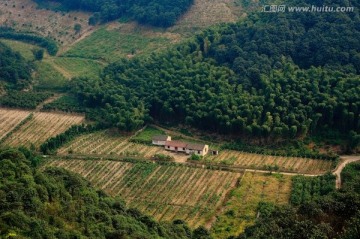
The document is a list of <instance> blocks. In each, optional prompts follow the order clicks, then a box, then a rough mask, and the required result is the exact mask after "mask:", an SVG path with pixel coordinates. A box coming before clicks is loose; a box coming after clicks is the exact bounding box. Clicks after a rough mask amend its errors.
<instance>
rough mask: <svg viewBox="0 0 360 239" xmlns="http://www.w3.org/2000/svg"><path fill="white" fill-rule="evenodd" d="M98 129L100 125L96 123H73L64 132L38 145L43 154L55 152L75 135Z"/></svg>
mask: <svg viewBox="0 0 360 239" xmlns="http://www.w3.org/2000/svg"><path fill="white" fill-rule="evenodd" d="M100 129H102V127H101V126H98V125H84V124H83V125H73V126H71V127H70V128H69V129H67V130H66V131H65V132H64V133H61V134H58V135H56V136H54V137H52V138H49V139H47V140H46V141H45V142H44V143H43V144H42V145H40V151H41V152H42V153H43V154H55V153H56V150H57V149H58V148H60V147H61V146H63V145H64V144H66V143H68V142H70V141H71V140H73V139H75V137H76V136H79V135H81V134H83V133H91V132H94V131H96V130H100Z"/></svg>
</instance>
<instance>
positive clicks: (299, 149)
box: [221, 140, 339, 161]
mask: <svg viewBox="0 0 360 239" xmlns="http://www.w3.org/2000/svg"><path fill="white" fill-rule="evenodd" d="M221 149H230V150H237V151H244V152H251V153H256V154H265V155H274V156H284V157H303V158H314V159H325V160H332V161H335V160H337V159H339V156H337V155H335V154H329V153H328V154H323V153H320V152H318V151H316V150H314V149H309V148H308V147H307V146H306V145H305V144H304V143H303V142H299V141H295V140H294V141H287V142H285V143H284V142H281V144H271V143H270V144H267V145H261V146H256V145H253V144H248V143H245V142H241V141H235V142H230V143H225V144H223V145H221Z"/></svg>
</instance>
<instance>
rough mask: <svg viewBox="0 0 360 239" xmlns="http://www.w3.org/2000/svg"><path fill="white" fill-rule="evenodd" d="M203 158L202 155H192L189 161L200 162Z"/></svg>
mask: <svg viewBox="0 0 360 239" xmlns="http://www.w3.org/2000/svg"><path fill="white" fill-rule="evenodd" d="M202 158H203V157H202V156H201V155H197V154H192V155H191V156H190V157H189V160H194V161H200V160H201V159H202Z"/></svg>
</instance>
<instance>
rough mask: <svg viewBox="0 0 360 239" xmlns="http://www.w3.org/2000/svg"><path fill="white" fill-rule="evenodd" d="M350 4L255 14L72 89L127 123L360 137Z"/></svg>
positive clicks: (358, 50) (359, 31)
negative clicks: (343, 9)
mask: <svg viewBox="0 0 360 239" xmlns="http://www.w3.org/2000/svg"><path fill="white" fill-rule="evenodd" d="M292 2H293V4H294V5H296V4H299V5H304V4H303V3H304V1H292ZM305 2H307V3H308V4H310V5H311V4H314V5H316V4H317V3H318V1H314V0H308V1H305ZM321 4H329V5H334V3H332V1H321ZM337 4H338V5H341V6H347V5H348V1H344V0H341V1H337ZM351 4H352V6H355V9H356V10H355V12H353V13H332V14H311V13H306V14H305V13H302V14H294V13H277V14H267V13H254V14H252V15H250V16H249V18H248V19H247V20H245V21H243V22H239V23H237V24H227V25H222V26H219V27H215V28H212V29H210V30H207V31H204V32H203V33H201V34H199V35H197V36H196V37H195V38H194V39H193V40H191V41H189V42H188V43H185V44H181V45H179V46H178V47H176V48H174V49H171V50H169V51H168V52H166V53H163V54H154V55H152V56H151V57H149V58H147V59H133V60H121V61H119V62H118V63H115V64H112V65H110V66H109V67H108V68H107V69H105V71H104V73H103V74H102V78H101V79H100V80H93V79H83V78H82V79H77V80H75V81H74V87H73V90H74V93H75V94H76V95H77V96H78V98H79V100H80V101H81V102H82V103H84V105H86V106H87V107H90V108H93V109H95V110H96V111H98V112H101V113H100V114H98V115H101V117H100V119H99V118H98V120H100V121H101V122H103V123H104V124H107V125H109V126H116V127H118V128H120V129H126V130H133V129H135V128H138V127H140V126H141V125H143V124H144V123H145V122H151V121H153V120H155V121H160V122H163V123H165V122H171V123H184V124H187V125H190V126H193V127H196V128H199V129H203V130H209V131H213V132H219V133H225V134H229V133H231V134H235V135H250V136H256V137H261V138H265V139H276V138H295V137H300V136H306V135H308V134H311V133H314V132H316V131H317V130H319V129H326V130H331V131H332V130H334V131H338V132H341V133H344V134H348V133H349V132H352V134H353V135H356V134H358V133H359V130H360V118H359V109H360V95H359V93H358V92H360V77H359V74H360V68H359V66H360V42H359V39H360V28H359V26H360V20H359V19H360V18H359V12H358V7H359V6H360V4H359V3H358V2H356V1H351ZM356 7H357V8H356Z"/></svg>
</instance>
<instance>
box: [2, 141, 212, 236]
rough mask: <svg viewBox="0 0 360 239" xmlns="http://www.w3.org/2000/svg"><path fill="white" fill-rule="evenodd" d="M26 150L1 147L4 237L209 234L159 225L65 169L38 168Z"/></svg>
mask: <svg viewBox="0 0 360 239" xmlns="http://www.w3.org/2000/svg"><path fill="white" fill-rule="evenodd" d="M39 162H40V158H39V157H37V156H36V155H34V154H33V153H32V152H31V151H29V150H27V149H26V148H20V149H19V150H15V149H4V150H1V151H0V175H1V177H0V237H1V238H31V239H37V238H59V239H60V238H64V239H65V238H99V239H100V238H107V239H116V238H142V239H145V238H169V239H170V238H171V239H180V238H203V239H206V238H210V237H209V233H208V232H207V231H206V230H205V229H204V228H202V227H200V228H198V229H196V230H195V231H191V230H190V229H189V228H188V227H187V226H186V224H184V222H183V221H180V220H176V221H174V222H173V223H158V222H156V221H154V219H152V218H150V217H148V216H145V215H143V214H141V213H140V212H139V211H137V210H135V209H128V208H126V205H125V203H124V202H123V201H122V200H121V199H119V198H115V199H114V198H110V197H108V196H107V195H105V194H104V193H103V192H101V191H96V190H95V189H93V188H92V187H90V184H89V182H87V181H85V180H84V179H82V178H81V177H80V176H78V175H76V174H73V173H70V172H68V171H65V170H63V169H56V168H49V169H46V170H41V169H40V168H38V164H39Z"/></svg>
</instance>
